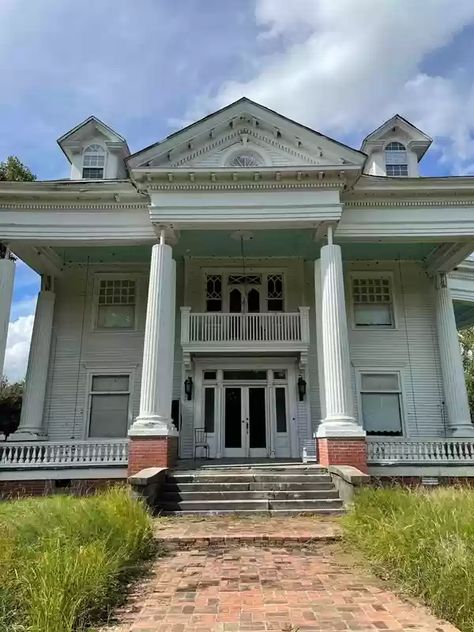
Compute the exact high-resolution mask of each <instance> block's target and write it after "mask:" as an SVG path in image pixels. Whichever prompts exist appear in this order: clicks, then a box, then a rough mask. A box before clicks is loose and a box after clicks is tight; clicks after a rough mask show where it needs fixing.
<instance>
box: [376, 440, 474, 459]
mask: <svg viewBox="0 0 474 632" xmlns="http://www.w3.org/2000/svg"><path fill="white" fill-rule="evenodd" d="M367 452H368V453H367V460H368V462H369V464H371V465H396V464H398V463H403V464H408V463H410V464H423V465H430V464H431V465H438V464H443V463H444V464H448V463H450V464H459V465H463V464H464V465H466V464H474V441H473V440H470V439H428V438H426V439H425V438H417V439H402V438H400V439H398V438H390V439H379V438H377V439H376V438H372V437H368V440H367Z"/></svg>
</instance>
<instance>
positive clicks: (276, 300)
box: [267, 274, 283, 312]
mask: <svg viewBox="0 0 474 632" xmlns="http://www.w3.org/2000/svg"><path fill="white" fill-rule="evenodd" d="M267 310H268V311H269V312H282V311H283V275H282V274H267Z"/></svg>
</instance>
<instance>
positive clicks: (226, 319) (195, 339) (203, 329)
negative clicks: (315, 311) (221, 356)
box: [181, 307, 309, 345]
mask: <svg viewBox="0 0 474 632" xmlns="http://www.w3.org/2000/svg"><path fill="white" fill-rule="evenodd" d="M274 342H281V343H301V344H308V343H309V308H308V307H300V308H299V311H298V312H279V313H260V314H231V313H197V312H191V308H190V307H182V308H181V343H182V344H183V345H187V344H191V345H193V344H196V343H197V344H199V343H211V344H212V343H230V344H231V345H232V344H235V345H239V344H241V343H244V344H245V343H261V344H265V343H274Z"/></svg>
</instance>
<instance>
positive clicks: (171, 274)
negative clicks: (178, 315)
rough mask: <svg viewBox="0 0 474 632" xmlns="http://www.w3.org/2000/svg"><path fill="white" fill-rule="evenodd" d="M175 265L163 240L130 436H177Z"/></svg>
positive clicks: (157, 248) (155, 261)
mask: <svg viewBox="0 0 474 632" xmlns="http://www.w3.org/2000/svg"><path fill="white" fill-rule="evenodd" d="M175 300H176V264H175V262H174V261H173V258H172V249H171V246H168V245H167V244H166V243H165V240H164V233H162V235H161V238H160V243H159V244H156V245H154V246H153V248H152V252H151V264H150V282H149V286H148V305H147V312H146V324H145V340H144V349H143V367H142V383H141V394H140V414H139V416H138V417H137V419H136V420H135V423H134V424H133V425H132V426H131V428H130V431H129V435H130V436H140V435H148V436H153V437H157V436H176V435H177V431H176V429H175V427H174V425H173V423H172V420H171V399H172V386H173V364H174V345H175V339H174V329H175Z"/></svg>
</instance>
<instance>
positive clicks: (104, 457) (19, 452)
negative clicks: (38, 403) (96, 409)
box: [0, 439, 128, 469]
mask: <svg viewBox="0 0 474 632" xmlns="http://www.w3.org/2000/svg"><path fill="white" fill-rule="evenodd" d="M127 463H128V440H127V439H118V440H117V439H109V440H106V439H104V440H102V441H48V442H46V441H21V442H20V441H18V442H16V441H5V442H4V443H0V469H15V468H20V469H21V468H31V469H33V468H46V467H61V466H69V467H97V466H102V465H107V466H117V467H122V466H126V465H127Z"/></svg>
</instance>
